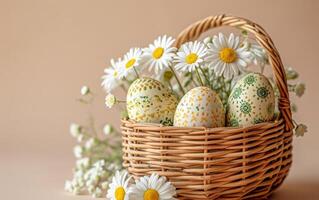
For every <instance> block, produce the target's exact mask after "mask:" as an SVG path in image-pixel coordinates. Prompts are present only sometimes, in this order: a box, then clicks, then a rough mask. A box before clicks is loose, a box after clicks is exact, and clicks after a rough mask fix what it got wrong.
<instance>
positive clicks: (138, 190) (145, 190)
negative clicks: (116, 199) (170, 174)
mask: <svg viewBox="0 0 319 200" xmlns="http://www.w3.org/2000/svg"><path fill="white" fill-rule="evenodd" d="M175 195H176V189H175V187H174V186H173V185H172V184H171V183H170V182H167V181H166V178H165V177H163V176H162V177H159V175H158V174H155V173H153V174H152V175H151V176H150V177H149V176H144V177H141V178H140V179H139V180H138V181H137V182H136V184H135V185H133V186H132V187H131V189H130V197H131V199H132V200H175V198H174V196H175Z"/></svg>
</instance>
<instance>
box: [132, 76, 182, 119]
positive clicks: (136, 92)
mask: <svg viewBox="0 0 319 200" xmlns="http://www.w3.org/2000/svg"><path fill="white" fill-rule="evenodd" d="M126 101H127V102H126V105H127V112H128V116H129V118H130V119H132V120H134V121H136V122H144V123H161V124H163V125H173V120H174V113H175V109H176V106H177V103H178V102H177V98H176V96H175V95H174V94H173V93H172V92H171V91H170V90H169V89H168V88H167V87H165V86H164V85H163V84H162V83H161V82H159V81H157V80H154V79H151V78H140V79H137V80H135V81H134V82H133V83H132V84H131V86H130V87H129V89H128V92H127V97H126Z"/></svg>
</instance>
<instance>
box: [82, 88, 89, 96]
mask: <svg viewBox="0 0 319 200" xmlns="http://www.w3.org/2000/svg"><path fill="white" fill-rule="evenodd" d="M89 93H90V88H89V87H88V86H86V85H84V86H82V88H81V95H82V96H85V95H87V94H89Z"/></svg>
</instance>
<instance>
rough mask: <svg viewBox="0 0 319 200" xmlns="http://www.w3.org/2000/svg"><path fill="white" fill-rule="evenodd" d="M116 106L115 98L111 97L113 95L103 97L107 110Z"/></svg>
mask: <svg viewBox="0 0 319 200" xmlns="http://www.w3.org/2000/svg"><path fill="white" fill-rule="evenodd" d="M115 104H116V97H115V96H114V95H113V94H111V93H110V94H108V95H107V96H106V97H105V105H106V106H107V107H108V108H112V107H113V106H114V105H115Z"/></svg>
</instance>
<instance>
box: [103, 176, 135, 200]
mask: <svg viewBox="0 0 319 200" xmlns="http://www.w3.org/2000/svg"><path fill="white" fill-rule="evenodd" d="M130 180H131V177H129V176H128V172H127V171H125V170H124V171H122V172H119V171H116V173H115V175H114V176H113V178H112V183H111V184H110V185H109V189H108V191H107V195H106V198H107V199H110V200H129V191H128V189H129V188H128V187H129V183H130Z"/></svg>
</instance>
